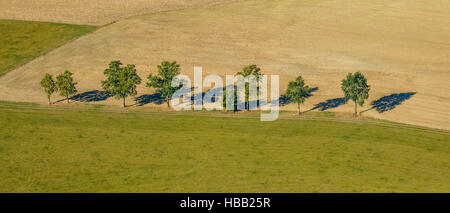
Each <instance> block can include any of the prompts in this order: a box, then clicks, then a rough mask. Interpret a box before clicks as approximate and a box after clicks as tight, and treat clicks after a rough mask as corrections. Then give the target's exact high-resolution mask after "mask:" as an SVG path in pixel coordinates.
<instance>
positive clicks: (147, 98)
mask: <svg viewBox="0 0 450 213" xmlns="http://www.w3.org/2000/svg"><path fill="white" fill-rule="evenodd" d="M134 101H136V104H137V105H138V106H143V105H146V104H149V103H155V104H158V105H161V104H163V103H164V102H165V101H166V100H165V99H164V98H163V97H161V94H160V93H155V94H145V95H141V96H138V97H136V98H134Z"/></svg>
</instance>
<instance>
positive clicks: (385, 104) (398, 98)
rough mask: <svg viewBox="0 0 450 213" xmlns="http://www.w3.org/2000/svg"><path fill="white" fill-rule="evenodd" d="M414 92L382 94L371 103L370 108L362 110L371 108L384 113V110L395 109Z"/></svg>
mask: <svg viewBox="0 0 450 213" xmlns="http://www.w3.org/2000/svg"><path fill="white" fill-rule="evenodd" d="M415 94H416V93H415V92H407V93H394V94H391V95H387V96H384V97H382V98H380V99H378V100H376V101H373V102H372V103H371V105H372V107H371V108H370V109H367V110H364V111H362V112H361V113H363V112H366V111H369V110H371V109H375V110H376V111H377V112H379V113H384V112H386V111H390V110H393V109H395V107H397V106H398V105H400V104H402V103H403V102H404V101H406V100H408V99H410V98H411V97H412V96H413V95H415Z"/></svg>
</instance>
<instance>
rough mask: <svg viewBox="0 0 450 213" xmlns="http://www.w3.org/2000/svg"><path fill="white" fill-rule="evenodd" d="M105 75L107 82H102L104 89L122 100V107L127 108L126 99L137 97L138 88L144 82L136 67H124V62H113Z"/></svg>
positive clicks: (130, 65)
mask: <svg viewBox="0 0 450 213" xmlns="http://www.w3.org/2000/svg"><path fill="white" fill-rule="evenodd" d="M103 73H104V74H105V75H106V80H104V81H102V87H103V89H104V90H105V91H106V92H109V93H111V94H112V95H114V97H115V98H116V99H122V100H123V101H122V106H123V107H124V108H125V107H126V105H125V98H126V97H128V96H135V95H136V94H137V90H136V87H137V85H139V84H140V83H141V81H142V79H141V78H140V77H139V75H138V74H137V72H136V66H135V65H134V64H128V65H127V66H125V67H122V62H120V61H112V62H111V63H109V67H108V68H107V69H105V71H104V72H103Z"/></svg>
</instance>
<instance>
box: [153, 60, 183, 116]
mask: <svg viewBox="0 0 450 213" xmlns="http://www.w3.org/2000/svg"><path fill="white" fill-rule="evenodd" d="M179 74H180V65H179V64H177V62H176V61H173V62H169V61H163V62H161V65H158V75H155V76H153V75H152V74H150V75H149V76H148V82H147V87H149V88H152V87H153V88H156V91H157V92H158V93H160V94H161V97H164V99H166V102H167V107H170V99H171V97H172V95H173V94H174V93H175V92H176V91H177V90H179V89H180V88H181V87H182V86H183V85H180V86H178V87H172V79H173V78H175V76H177V75H179Z"/></svg>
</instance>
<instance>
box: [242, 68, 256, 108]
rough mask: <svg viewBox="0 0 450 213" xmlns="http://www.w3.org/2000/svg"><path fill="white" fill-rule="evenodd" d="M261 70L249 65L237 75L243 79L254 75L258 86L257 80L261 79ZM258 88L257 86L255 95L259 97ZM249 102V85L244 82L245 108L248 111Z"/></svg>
mask: <svg viewBox="0 0 450 213" xmlns="http://www.w3.org/2000/svg"><path fill="white" fill-rule="evenodd" d="M260 72H261V69H260V68H259V67H258V66H257V65H256V64H251V65H248V66H245V67H244V68H243V69H242V71H241V72H238V73H237V75H242V76H244V77H248V76H250V75H254V76H255V77H256V82H257V84H258V82H259V78H260V77H261V73H260ZM258 88H259V86H257V91H256V92H257V95H259V90H258ZM249 102H250V83H248V82H245V108H246V109H247V110H250V106H249V104H250V103H249Z"/></svg>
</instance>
